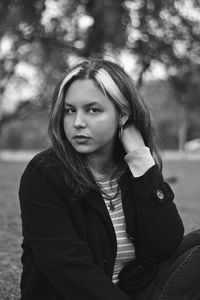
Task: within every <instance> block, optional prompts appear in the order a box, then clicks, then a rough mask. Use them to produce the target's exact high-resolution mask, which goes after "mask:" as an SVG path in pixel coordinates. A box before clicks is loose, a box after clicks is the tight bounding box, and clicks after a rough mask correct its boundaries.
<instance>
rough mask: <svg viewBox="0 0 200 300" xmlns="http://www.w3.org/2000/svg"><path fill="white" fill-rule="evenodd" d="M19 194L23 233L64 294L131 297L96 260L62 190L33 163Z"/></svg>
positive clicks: (46, 273)
mask: <svg viewBox="0 0 200 300" xmlns="http://www.w3.org/2000/svg"><path fill="white" fill-rule="evenodd" d="M58 180H59V179H58ZM19 196H20V205H21V217H22V226H23V235H24V237H25V239H26V240H27V241H28V244H29V246H30V248H31V250H32V252H33V255H34V258H35V260H36V263H37V265H38V267H39V268H40V270H41V272H42V273H43V275H44V276H45V277H46V278H47V279H48V280H49V281H50V282H51V284H52V285H53V286H54V288H55V289H56V290H57V291H58V292H59V293H60V294H61V295H62V296H63V297H64V298H66V299H69V295H70V299H76V300H79V299H80V300H81V299H88V300H90V299H91V300H94V299H96V300H98V299H99V300H102V299H104V300H111V299H113V300H129V299H130V298H129V297H128V296H126V295H125V294H124V293H123V292H122V291H121V290H120V289H118V288H117V287H115V286H114V285H113V284H112V281H111V279H110V278H109V277H108V276H106V274H105V273H104V272H103V270H101V269H100V268H99V267H98V266H96V265H95V264H94V261H93V258H92V253H91V251H90V249H89V247H88V245H87V244H86V242H84V241H83V240H81V239H80V238H79V237H78V234H77V232H76V230H75V228H74V226H73V221H72V220H71V217H70V215H69V212H68V209H67V207H66V206H65V205H64V204H63V203H62V200H61V199H60V195H59V193H58V192H57V191H56V190H55V189H54V188H53V186H52V185H51V184H50V183H49V181H48V178H47V176H46V175H44V173H43V172H42V171H41V170H40V169H39V168H38V167H37V166H36V165H35V164H33V163H31V164H29V166H28V168H27V169H26V171H25V173H24V174H23V176H22V179H21V184H20V191H19Z"/></svg>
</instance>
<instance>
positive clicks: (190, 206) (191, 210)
mask: <svg viewBox="0 0 200 300" xmlns="http://www.w3.org/2000/svg"><path fill="white" fill-rule="evenodd" d="M25 165H26V163H25V162H8V161H0V299H1V300H16V299H18V298H19V278H20V272H21V264H20V255H21V248H20V244H21V241H22V239H21V221H20V211H19V204H18V186H19V180H20V176H21V174H22V171H23V170H24V168H25ZM163 171H164V177H165V178H166V179H169V181H171V182H172V183H171V186H172V188H173V190H174V192H175V194H176V200H175V202H176V204H177V207H178V208H179V212H180V214H181V216H182V219H183V222H184V225H185V229H186V232H190V231H192V230H194V229H197V228H200V217H199V216H200V160H197V161H194V160H192V161H181V160H177V161H176V160H172V161H165V162H164V170H163ZM174 181H176V183H173V182H174Z"/></svg>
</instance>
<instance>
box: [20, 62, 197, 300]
mask: <svg viewBox="0 0 200 300" xmlns="http://www.w3.org/2000/svg"><path fill="white" fill-rule="evenodd" d="M49 135H50V138H51V141H52V148H51V149H48V150H46V151H43V152H41V153H39V154H38V155H36V156H35V157H34V158H33V159H32V160H31V162H30V163H29V164H28V166H27V168H26V170H25V172H24V174H23V175H22V179H21V184H20V191H19V196H20V204H21V216H22V227H23V236H24V239H23V244H22V247H23V255H22V264H23V272H22V278H21V299H22V300H40V299H41V300H45V299H46V300H51V299H52V300H56V299H59V300H64V299H66V300H84V299H86V300H111V299H112V300H128V299H129V300H130V299H135V300H139V299H145V300H147V299H148V300H149V299H160V300H161V299H165V300H169V299H170V300H173V299H176V300H179V299H181V300H183V299H185V300H186V299H188V300H189V299H190V300H191V299H200V287H199V280H200V238H199V232H194V233H191V234H189V235H188V236H186V237H184V238H183V233H184V229H183V224H182V221H181V219H180V216H179V214H178V212H177V209H176V206H175V204H174V202H173V198H174V194H173V192H172V190H171V188H170V186H169V185H168V184H167V183H166V182H164V180H163V177H162V173H161V159H160V157H159V154H158V152H157V150H156V145H155V135H154V132H153V129H152V125H151V121H150V116H149V112H148V109H147V107H146V105H145V103H144V102H143V100H142V99H141V98H140V97H139V95H138V93H137V91H136V89H135V87H134V84H133V82H132V80H131V78H130V77H129V76H128V75H127V74H126V73H125V72H124V70H123V69H122V68H121V67H120V66H119V65H117V64H115V63H113V62H110V61H106V60H100V59H90V60H87V61H84V62H82V63H80V64H78V65H77V66H75V67H74V68H73V69H72V70H71V71H70V72H69V73H68V74H67V75H66V76H65V77H64V79H63V80H62V81H61V83H60V84H59V86H58V88H57V89H56V91H55V94H54V97H53V102H52V107H51V114H50V122H49Z"/></svg>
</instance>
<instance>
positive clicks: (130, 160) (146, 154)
mask: <svg viewBox="0 0 200 300" xmlns="http://www.w3.org/2000/svg"><path fill="white" fill-rule="evenodd" d="M124 159H125V161H126V162H127V164H128V166H129V168H130V170H131V173H132V174H133V176H134V177H140V176H142V175H144V174H145V173H146V172H147V171H148V170H149V169H150V168H151V167H152V166H154V165H155V161H154V159H153V157H152V155H151V152H150V149H149V148H148V147H146V146H143V147H140V148H137V149H135V150H133V151H131V152H129V153H128V154H127V155H126V156H125V157H124Z"/></svg>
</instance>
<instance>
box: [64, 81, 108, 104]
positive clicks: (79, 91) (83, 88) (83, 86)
mask: <svg viewBox="0 0 200 300" xmlns="http://www.w3.org/2000/svg"><path fill="white" fill-rule="evenodd" d="M108 101H109V102H110V100H109V99H108V98H107V97H106V96H105V95H104V94H103V92H102V91H101V90H100V88H98V87H97V85H96V84H95V82H94V81H93V80H91V79H77V80H75V81H74V82H72V83H71V85H70V86H69V88H68V89H67V91H66V94H65V104H72V105H74V104H76V103H78V102H81V103H83V104H87V103H91V102H97V103H105V102H108Z"/></svg>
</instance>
